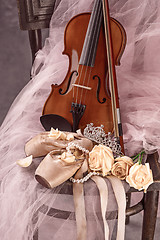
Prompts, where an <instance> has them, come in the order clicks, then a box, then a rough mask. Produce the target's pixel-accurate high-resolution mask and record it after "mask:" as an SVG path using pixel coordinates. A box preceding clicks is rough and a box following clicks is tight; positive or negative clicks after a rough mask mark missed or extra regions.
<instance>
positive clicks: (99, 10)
mask: <svg viewBox="0 0 160 240" xmlns="http://www.w3.org/2000/svg"><path fill="white" fill-rule="evenodd" d="M99 5H100V1H99V2H98V6H97V9H98V12H97V14H95V15H94V18H93V19H94V20H93V21H92V22H91V28H92V29H94V31H93V36H94V37H93V38H92V41H91V46H90V49H89V54H88V60H87V64H86V66H84V65H82V68H81V72H80V74H79V81H78V84H80V81H81V78H82V73H83V70H84V67H85V71H84V77H83V83H82V85H83V86H84V84H85V82H86V79H87V75H88V79H87V85H86V86H87V87H88V86H89V82H90V77H91V71H92V67H90V66H89V60H90V57H91V54H92V55H93V52H92V47H93V44H94V43H95V37H96V40H97V38H98V37H99V35H98V34H96V30H97V28H96V27H95V28H93V26H94V24H95V22H96V21H97V22H96V24H97V23H99V22H98V20H99V19H100V17H101V14H102V9H101V8H100V6H99ZM99 24H101V22H100V23H99ZM97 27H99V25H98V26H97ZM93 49H95V48H93ZM95 50H96V49H95ZM88 69H89V74H87V73H88ZM78 90H79V89H78V88H77V95H76V103H77V102H78ZM80 90H81V94H80V104H81V103H82V98H83V92H84V91H85V97H84V101H85V98H86V95H87V91H88V90H86V89H83V88H82V89H80Z"/></svg>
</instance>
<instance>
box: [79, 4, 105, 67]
mask: <svg viewBox="0 0 160 240" xmlns="http://www.w3.org/2000/svg"><path fill="white" fill-rule="evenodd" d="M102 17H103V12H102V1H101V0H96V1H95V2H94V6H93V10H92V14H91V17H90V21H89V25H88V28H87V33H86V37H85V41H84V44H83V49H82V53H81V57H80V61H79V64H81V65H85V66H90V67H94V63H95V57H96V50H97V45H98V39H99V33H100V28H101V25H102Z"/></svg>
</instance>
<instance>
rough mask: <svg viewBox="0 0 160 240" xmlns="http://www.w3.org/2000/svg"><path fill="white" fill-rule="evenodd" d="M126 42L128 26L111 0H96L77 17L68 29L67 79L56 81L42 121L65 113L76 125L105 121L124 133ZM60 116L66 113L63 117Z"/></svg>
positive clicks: (107, 126) (106, 125) (67, 120)
mask: <svg viewBox="0 0 160 240" xmlns="http://www.w3.org/2000/svg"><path fill="white" fill-rule="evenodd" d="M125 44H126V33H125V30H124V28H123V26H122V25H121V24H120V23H119V22H118V21H117V20H115V19H114V18H111V17H110V16H109V8H108V2H107V1H106V0H103V1H102V0H95V2H94V6H93V10H92V13H91V14H90V13H82V14H79V15H77V16H75V17H73V18H72V19H71V20H70V21H69V22H68V24H67V26H66V28H65V32H64V51H63V54H66V55H67V56H68V58H69V67H68V71H67V74H66V77H65V79H64V81H63V82H62V83H61V84H60V85H56V84H53V85H52V90H51V93H50V95H49V97H48V99H47V100H46V102H45V104H44V107H43V112H42V115H43V116H42V119H41V122H42V124H43V125H45V123H46V120H47V119H51V121H50V122H52V123H53V122H54V117H55V118H56V117H58V122H59V121H60V120H61V119H62V120H64V122H65V123H68V124H69V126H71V128H72V129H71V130H72V131H76V130H77V129H78V128H80V129H82V130H83V129H84V128H85V127H86V125H87V124H88V123H93V124H94V125H95V126H101V125H103V126H104V130H105V132H106V133H108V132H112V133H113V132H114V133H115V137H116V138H117V139H119V137H120V136H121V130H120V128H121V127H119V126H120V125H121V123H120V121H119V118H120V117H119V103H118V91H117V84H116V78H115V65H120V58H121V56H122V54H123V51H124V48H125ZM59 118H60V119H59Z"/></svg>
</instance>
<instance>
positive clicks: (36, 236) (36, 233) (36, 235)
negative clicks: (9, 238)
mask: <svg viewBox="0 0 160 240" xmlns="http://www.w3.org/2000/svg"><path fill="white" fill-rule="evenodd" d="M33 240H38V229H37V230H36V232H35V233H34V236H33Z"/></svg>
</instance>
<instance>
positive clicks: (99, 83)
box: [93, 75, 106, 104]
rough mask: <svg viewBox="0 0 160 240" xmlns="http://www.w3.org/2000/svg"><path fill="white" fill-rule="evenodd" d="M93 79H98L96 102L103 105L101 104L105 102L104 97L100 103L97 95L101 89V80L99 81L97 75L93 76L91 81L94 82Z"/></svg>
mask: <svg viewBox="0 0 160 240" xmlns="http://www.w3.org/2000/svg"><path fill="white" fill-rule="evenodd" d="M95 78H97V79H98V86H97V92H96V97H97V100H98V102H99V103H100V104H103V103H105V102H106V98H105V97H104V98H103V99H102V101H100V97H99V93H100V88H101V79H100V77H99V76H98V75H94V76H93V80H94V79H95Z"/></svg>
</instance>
